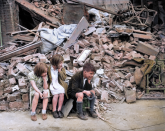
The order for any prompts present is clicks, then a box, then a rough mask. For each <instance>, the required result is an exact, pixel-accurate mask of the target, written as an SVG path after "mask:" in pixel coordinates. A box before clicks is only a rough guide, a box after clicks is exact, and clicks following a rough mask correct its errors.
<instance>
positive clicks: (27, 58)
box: [23, 55, 33, 61]
mask: <svg viewBox="0 0 165 131" xmlns="http://www.w3.org/2000/svg"><path fill="white" fill-rule="evenodd" d="M32 57H33V56H32V55H27V56H25V57H24V58H23V59H24V61H28V60H30V59H31V58H32Z"/></svg>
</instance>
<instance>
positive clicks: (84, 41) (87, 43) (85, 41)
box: [82, 39, 90, 46]
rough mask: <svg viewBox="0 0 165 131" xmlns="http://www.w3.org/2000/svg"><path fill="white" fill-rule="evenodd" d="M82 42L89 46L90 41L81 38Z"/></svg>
mask: <svg viewBox="0 0 165 131" xmlns="http://www.w3.org/2000/svg"><path fill="white" fill-rule="evenodd" d="M82 42H83V43H84V45H85V46H90V43H89V42H88V41H87V40H85V39H83V40H82Z"/></svg>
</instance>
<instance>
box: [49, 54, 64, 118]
mask: <svg viewBox="0 0 165 131" xmlns="http://www.w3.org/2000/svg"><path fill="white" fill-rule="evenodd" d="M63 60H64V58H63V57H62V56H61V55H58V54H56V55H54V56H53V57H52V59H51V66H50V72H51V73H50V74H51V83H50V87H49V88H50V91H51V93H52V95H53V100H52V105H53V117H54V118H62V117H64V115H63V113H62V112H61V108H62V104H63V101H64V94H65V92H66V91H65V90H66V88H67V86H66V85H67V84H66V83H65V82H64V80H65V78H66V73H65V69H64V68H63ZM64 87H66V88H64ZM57 102H58V109H57V108H56V106H57ZM56 109H57V110H56Z"/></svg>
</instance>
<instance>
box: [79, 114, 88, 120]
mask: <svg viewBox="0 0 165 131" xmlns="http://www.w3.org/2000/svg"><path fill="white" fill-rule="evenodd" d="M77 116H78V118H80V119H81V120H88V117H87V116H85V115H84V114H83V113H81V114H77Z"/></svg>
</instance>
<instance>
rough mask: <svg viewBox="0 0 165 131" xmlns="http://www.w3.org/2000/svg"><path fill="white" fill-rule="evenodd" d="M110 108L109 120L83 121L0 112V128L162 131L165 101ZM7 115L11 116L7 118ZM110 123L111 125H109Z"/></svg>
mask: <svg viewBox="0 0 165 131" xmlns="http://www.w3.org/2000/svg"><path fill="white" fill-rule="evenodd" d="M110 105H111V107H112V110H111V111H108V112H107V113H105V116H104V117H105V118H106V119H107V120H108V121H109V122H110V123H111V124H109V125H108V124H107V123H106V122H104V121H102V120H100V119H93V118H89V119H88V120H87V121H83V120H80V119H78V118H77V117H75V115H76V114H72V115H70V117H71V116H72V117H75V118H73V119H67V118H63V119H54V118H53V117H52V115H48V119H47V120H46V121H43V120H42V119H41V114H40V115H37V117H38V120H37V121H36V122H33V121H31V120H30V112H28V111H26V112H18V111H17V112H15V113H14V112H1V113H0V123H1V126H0V131H34V130H35V131H45V130H48V131H79V130H81V131H101V130H104V131H118V130H119V131H131V130H134V131H165V101H163V100H162V101H160V100H150V101H147V100H144V101H143V100H140V101H137V102H136V103H133V104H127V103H123V104H116V103H112V104H110ZM8 118H10V119H8ZM112 127H113V128H112Z"/></svg>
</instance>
